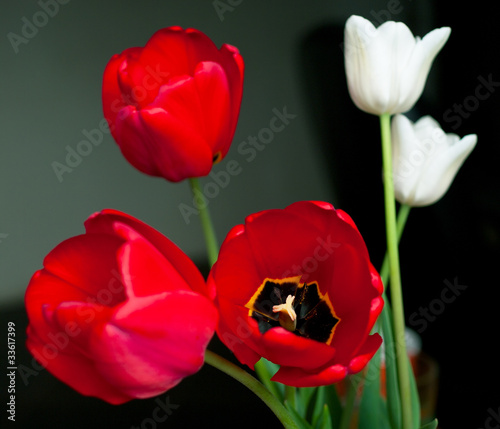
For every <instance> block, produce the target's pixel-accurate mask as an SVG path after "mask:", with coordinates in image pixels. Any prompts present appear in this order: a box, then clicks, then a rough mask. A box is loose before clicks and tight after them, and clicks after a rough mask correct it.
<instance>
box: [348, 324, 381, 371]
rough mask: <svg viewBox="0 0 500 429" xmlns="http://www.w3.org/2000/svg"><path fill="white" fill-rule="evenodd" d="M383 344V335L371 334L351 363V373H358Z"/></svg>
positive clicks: (349, 369)
mask: <svg viewBox="0 0 500 429" xmlns="http://www.w3.org/2000/svg"><path fill="white" fill-rule="evenodd" d="M381 344H382V337H381V336H380V335H379V334H373V335H370V336H369V337H368V338H367V339H366V341H365V343H364V344H363V346H362V347H361V349H360V350H359V352H358V353H357V356H356V357H355V358H354V359H352V360H351V362H350V363H349V367H348V371H349V374H356V373H358V372H359V371H361V370H362V369H363V368H364V367H365V366H366V364H367V363H368V362H369V361H370V359H371V358H372V357H373V355H374V354H375V353H376V352H377V350H378V349H379V347H380V345H381Z"/></svg>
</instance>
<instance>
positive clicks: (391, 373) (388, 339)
mask: <svg viewBox="0 0 500 429" xmlns="http://www.w3.org/2000/svg"><path fill="white" fill-rule="evenodd" d="M379 321H380V322H381V325H382V335H383V337H384V349H385V372H386V379H385V387H386V395H387V411H388V414H389V421H390V423H391V427H392V429H399V428H401V398H400V396H399V385H398V372H397V367H396V359H395V356H396V353H395V350H394V339H393V334H392V326H391V309H390V306H389V302H388V301H387V299H385V304H384V308H383V309H382V314H381V315H380V318H379Z"/></svg>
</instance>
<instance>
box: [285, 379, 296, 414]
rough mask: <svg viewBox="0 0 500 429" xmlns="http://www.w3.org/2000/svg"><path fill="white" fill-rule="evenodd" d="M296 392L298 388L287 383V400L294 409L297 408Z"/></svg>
mask: <svg viewBox="0 0 500 429" xmlns="http://www.w3.org/2000/svg"><path fill="white" fill-rule="evenodd" d="M296 392H297V388H296V387H293V386H287V385H285V401H287V402H288V403H289V404H290V406H291V407H292V408H293V409H296V405H297V401H296Z"/></svg>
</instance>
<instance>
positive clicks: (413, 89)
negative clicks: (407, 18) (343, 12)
mask: <svg viewBox="0 0 500 429" xmlns="http://www.w3.org/2000/svg"><path fill="white" fill-rule="evenodd" d="M450 32H451V29H450V28H449V27H443V28H438V29H435V30H433V31H431V32H430V33H428V34H427V35H426V36H425V37H424V38H423V39H420V38H419V37H416V38H415V37H414V36H413V34H412V32H411V31H410V29H409V28H408V27H407V26H406V25H405V24H403V23H402V22H394V21H388V22H384V23H383V24H382V25H381V26H380V27H378V28H375V27H374V26H373V24H372V23H371V22H370V21H368V20H367V19H364V18H362V17H360V16H356V15H353V16H351V17H350V18H349V19H348V20H347V22H346V25H345V36H344V54H345V70H346V75H347V84H348V87H349V93H350V95H351V98H352V100H353V101H354V104H356V106H357V107H358V108H360V109H361V110H363V111H365V112H367V113H372V114H374V115H382V114H384V113H389V114H396V113H403V112H407V111H408V110H410V109H411V108H412V107H413V105H414V104H415V103H416V102H417V100H418V99H419V97H420V95H421V94H422V91H423V88H424V85H425V81H426V80H427V75H428V73H429V70H430V68H431V65H432V62H433V61H434V58H435V57H436V55H437V54H438V52H439V51H440V50H441V48H442V47H443V46H444V44H445V43H446V41H447V40H448V37H449V35H450Z"/></svg>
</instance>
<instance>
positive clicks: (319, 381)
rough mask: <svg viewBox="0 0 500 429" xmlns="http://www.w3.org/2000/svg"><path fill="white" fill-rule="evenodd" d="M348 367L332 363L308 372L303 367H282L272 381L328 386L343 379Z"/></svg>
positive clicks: (293, 384)
mask: <svg viewBox="0 0 500 429" xmlns="http://www.w3.org/2000/svg"><path fill="white" fill-rule="evenodd" d="M346 375H347V368H346V367H345V366H343V365H338V364H336V365H331V366H328V367H327V368H325V369H322V370H320V371H316V372H307V371H304V370H302V369H301V368H295V367H286V366H285V367H281V368H280V369H279V370H278V372H277V373H276V374H274V376H273V377H272V378H271V380H272V381H276V382H278V383H283V384H285V385H287V386H294V387H315V386H327V385H329V384H334V383H337V382H339V381H340V380H343V379H344V378H345V377H346Z"/></svg>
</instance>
